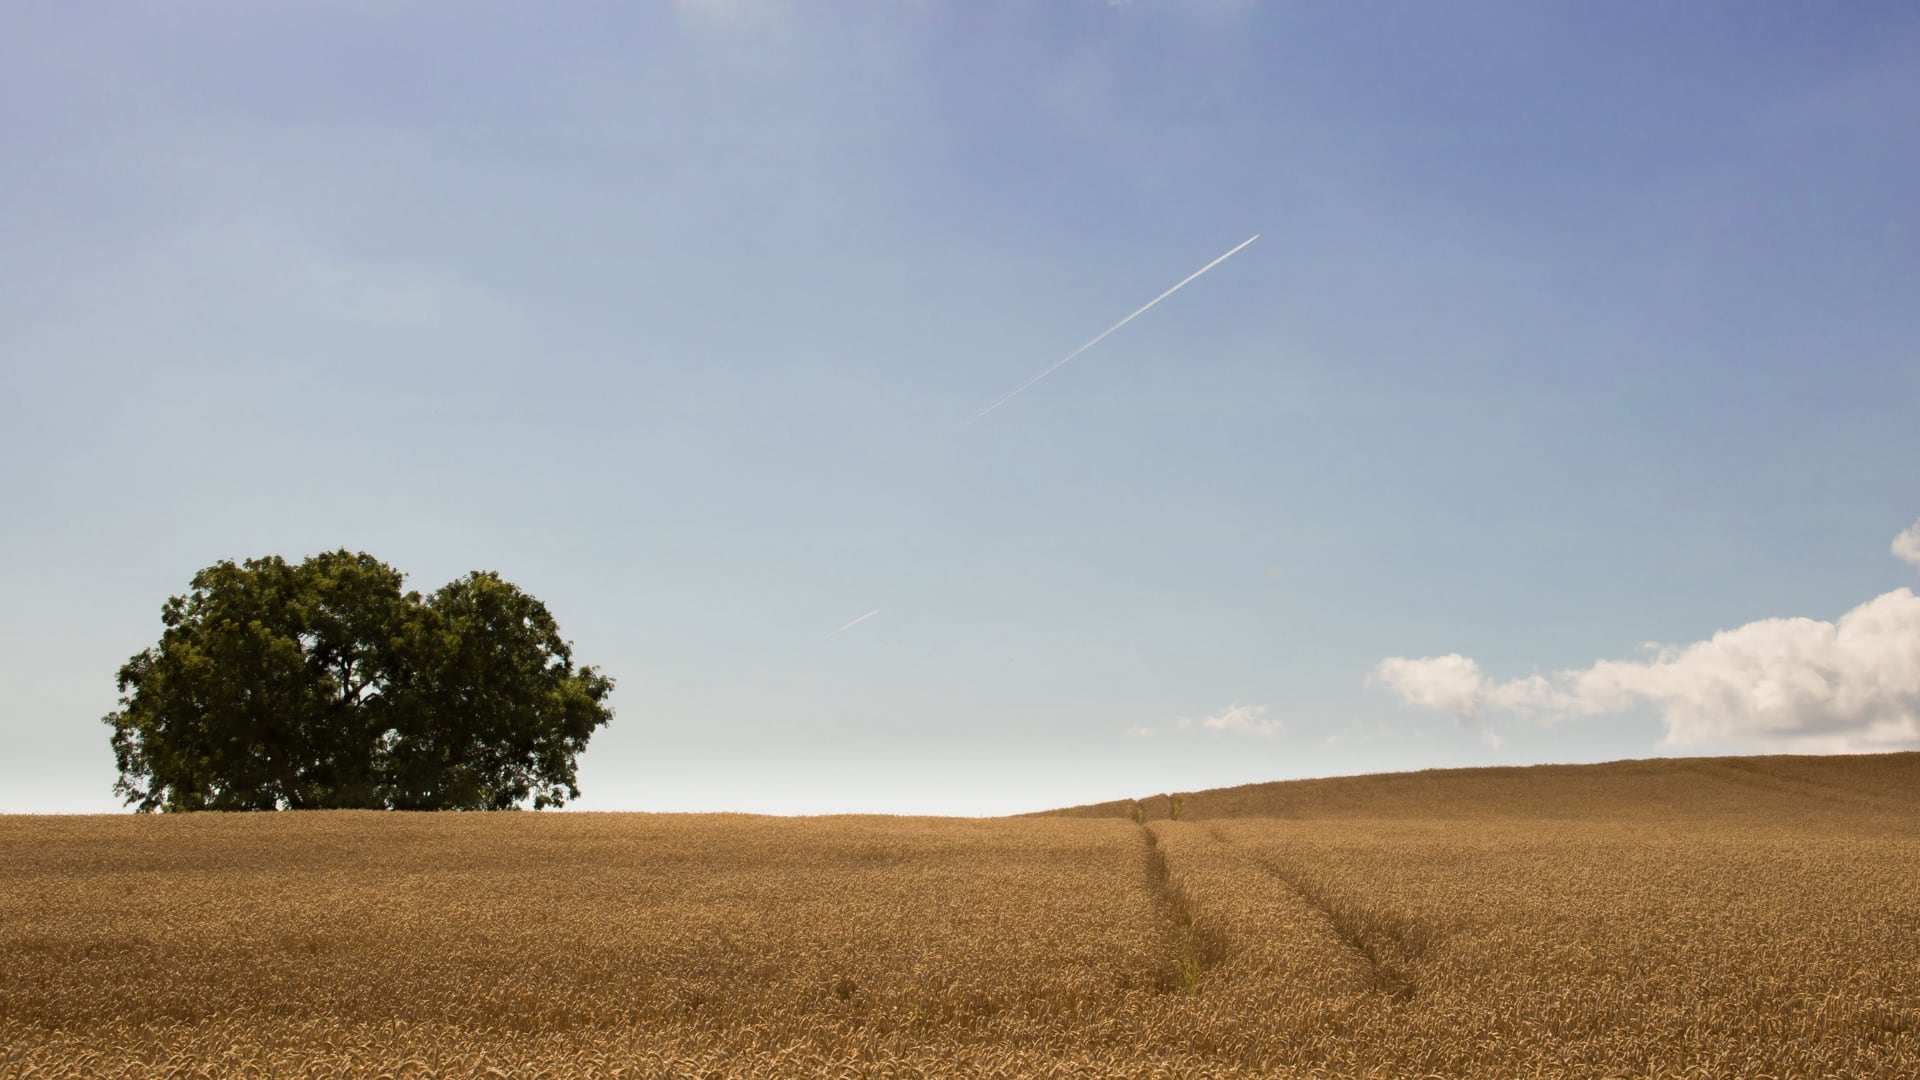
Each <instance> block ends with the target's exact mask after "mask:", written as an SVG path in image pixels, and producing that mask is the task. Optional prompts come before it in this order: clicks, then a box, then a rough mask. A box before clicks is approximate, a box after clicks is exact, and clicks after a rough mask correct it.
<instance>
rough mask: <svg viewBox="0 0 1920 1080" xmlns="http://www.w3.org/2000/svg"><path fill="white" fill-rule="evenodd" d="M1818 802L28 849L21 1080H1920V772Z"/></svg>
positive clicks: (296, 820) (60, 824)
mask: <svg viewBox="0 0 1920 1080" xmlns="http://www.w3.org/2000/svg"><path fill="white" fill-rule="evenodd" d="M1903 759H1905V760H1903ZM1861 760H1866V759H1861ZM1805 761H1806V759H1754V760H1753V761H1747V762H1740V763H1737V764H1728V763H1726V762H1720V763H1705V764H1701V763H1691V764H1683V763H1637V764H1636V765H1634V766H1633V767H1630V768H1629V767H1626V766H1608V767H1599V768H1598V769H1597V771H1595V770H1589V771H1587V772H1584V773H1583V772H1580V771H1578V770H1574V771H1572V772H1564V771H1563V772H1555V771H1551V770H1549V771H1543V772H1539V773H1532V772H1528V773H1517V772H1502V773H1497V774H1481V773H1472V772H1470V773H1457V774H1452V775H1450V776H1449V775H1446V774H1418V775H1417V776H1415V777H1413V778H1404V777H1403V778H1364V779H1360V780H1354V781H1349V782H1346V784H1345V786H1344V787H1343V786H1342V785H1341V784H1339V783H1337V782H1332V781H1327V782H1315V783H1313V784H1310V785H1307V786H1304V787H1302V786H1299V785H1269V786H1262V787H1259V788H1249V789H1235V790H1233V791H1227V792H1202V793H1197V794H1193V795H1186V796H1182V797H1180V798H1179V799H1178V805H1179V808H1180V818H1179V820H1173V819H1172V817H1171V814H1172V808H1173V806H1174V804H1175V800H1173V799H1167V798H1162V799H1160V800H1158V801H1148V802H1146V803H1143V804H1130V803H1118V804H1112V805H1111V806H1109V807H1107V808H1106V812H1108V813H1110V814H1111V815H1112V816H1107V817H1098V816H1091V815H1088V814H1087V813H1086V808H1083V809H1082V810H1081V811H1078V813H1079V814H1080V815H1081V816H1077V817H1076V816H1056V817H1031V818H1022V819H1001V820H991V821H970V820H955V819H912V818H883V817H829V818H810V819H782V818H762V817H747V816H739V815H645V814H616V815H592V814H543V815H534V814H505V815H409V814H377V813H313V814H283V815H236V816H224V815H190V816H179V817H84V818H29V817H12V818H0V968H3V972H4V978H0V1075H6V1076H47V1077H54V1076H101V1077H123V1076H124V1077H135V1076H141V1077H145V1076H181V1077H186V1076H261V1077H266V1076H276V1077H279V1076H286V1077H330V1076H343V1077H344V1076H392V1077H429V1076H489V1075H497V1076H509V1077H523V1076H524V1077H540V1076H547V1077H574V1076H636V1077H644V1076H793V1075H820V1076H943V1075H974V1076H1008V1077H1012V1076H1049V1075H1061V1076H1065V1075H1081V1076H1170V1077H1173V1076H1182V1077H1210V1076H1315V1077H1335V1076H1352V1077H1420V1076H1489V1077H1492V1076H1546V1077H1612V1076H1622V1077H1625V1076H1636V1077H1637V1076H1648V1077H1669V1076H1670V1077H1762V1076H1771V1077H1809V1078H1811V1077H1912V1076H1915V1075H1920V888H1916V885H1917V884H1920V811H1917V810H1916V807H1917V806H1920V787H1917V786H1916V785H1914V784H1912V783H1910V782H1909V781H1912V780H1914V779H1916V776H1915V772H1916V767H1915V766H1916V762H1917V761H1920V755H1896V756H1893V757H1891V758H1888V759H1874V760H1873V761H1871V762H1869V763H1868V764H1867V765H1863V766H1859V767H1857V768H1852V769H1849V768H1848V766H1847V763H1846V762H1840V763H1838V764H1835V763H1833V762H1824V763H1813V764H1806V763H1805ZM1902 769H1904V770H1906V771H1905V772H1904V773H1903V772H1901V771H1900V770H1902ZM1608 770H1612V771H1611V772H1609V771H1608ZM1663 778H1664V783H1663V782H1662V780H1663ZM1369 787H1371V789H1372V790H1371V794H1369V792H1368V790H1367V789H1368V788H1369ZM1655 792H1660V793H1664V794H1663V795H1662V797H1660V798H1653V797H1652V793H1655ZM1369 806H1371V807H1372V808H1373V809H1375V810H1376V813H1375V814H1374V815H1372V816H1368V815H1367V814H1366V813H1364V811H1365V810H1366V809H1367V808H1368V807H1369ZM1136 818H1137V820H1136Z"/></svg>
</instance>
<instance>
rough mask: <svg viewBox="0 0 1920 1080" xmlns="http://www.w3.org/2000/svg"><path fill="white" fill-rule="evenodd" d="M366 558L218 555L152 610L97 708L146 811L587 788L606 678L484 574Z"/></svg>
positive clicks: (527, 599) (433, 804)
mask: <svg viewBox="0 0 1920 1080" xmlns="http://www.w3.org/2000/svg"><path fill="white" fill-rule="evenodd" d="M402 581H403V578H402V575H401V574H400V572H399V571H397V570H395V569H394V568H393V567H391V566H388V565H386V564H385V563H382V562H380V561H379V560H378V559H375V558H373V557H372V556H370V555H367V554H364V553H349V552H347V551H335V552H329V553H326V554H323V555H316V556H314V557H312V558H310V559H307V560H306V561H305V562H302V563H300V564H299V565H297V566H296V565H292V564H289V563H287V562H286V561H285V560H283V559H281V558H279V557H278V556H269V557H267V558H263V559H249V560H247V561H246V562H244V563H240V564H235V563H233V562H231V561H228V562H221V563H218V564H215V565H213V566H210V567H207V568H206V569H204V570H202V571H200V572H199V573H198V574H195V575H194V577H193V581H192V587H191V590H190V591H189V592H188V593H187V595H185V596H176V597H173V598H171V599H169V600H168V601H167V602H166V604H165V606H164V607H163V608H162V609H161V616H160V617H161V621H162V623H163V624H164V625H165V628H166V629H165V631H164V632H163V633H162V634H161V637H160V642H159V644H157V645H155V646H154V647H152V648H149V649H146V650H145V651H143V652H140V653H138V654H136V655H135V656H134V657H133V658H132V659H130V660H129V661H127V663H126V665H125V666H123V667H122V668H121V669H120V676H119V685H120V693H121V697H120V708H118V709H116V710H115V711H113V712H111V713H109V714H107V716H106V717H105V720H106V723H107V724H108V725H109V726H110V727H112V728H113V736H112V741H113V752H114V758H115V760H116V762H117V764H118V765H119V769H120V778H119V780H118V781H117V782H116V783H115V784H114V791H115V792H116V793H117V794H119V795H121V796H122V797H124V798H125V799H126V801H127V802H128V803H129V804H131V805H133V806H135V807H136V808H137V809H139V810H142V811H150V810H272V809H283V808H293V809H299V808H320V807H330V808H352V807H361V808H375V807H385V808H389V809H406V810H443V809H462V810H504V809H510V808H512V807H515V806H519V805H521V804H523V803H525V802H526V801H527V800H528V799H531V800H532V802H533V805H534V806H535V807H536V808H540V807H546V806H559V805H562V804H564V803H565V802H566V800H567V799H570V798H578V797H579V796H580V790H579V787H578V786H577V784H576V773H575V760H576V758H577V757H578V755H579V753H580V751H582V750H583V749H585V748H586V745H587V740H588V739H589V738H590V737H591V736H592V735H593V732H594V730H595V729H596V728H599V727H601V726H602V725H604V724H606V723H607V721H608V720H609V719H610V718H611V717H612V711H611V710H610V709H609V708H608V707H607V706H606V705H605V701H606V698H607V695H608V694H609V693H610V692H611V691H612V689H613V681H612V679H610V678H608V677H607V676H605V675H602V674H601V673H599V672H598V671H596V670H594V669H593V668H591V667H588V666H585V665H582V666H579V667H575V666H574V663H573V656H572V649H571V647H570V646H569V645H568V644H567V642H566V641H565V640H563V639H562V638H561V637H560V631H559V627H558V626H557V625H556V624H555V623H554V620H553V616H552V615H551V614H550V613H549V612H548V611H547V608H546V605H544V604H542V603H541V602H540V601H539V600H536V599H534V598H533V597H531V596H529V595H527V594H526V593H524V592H522V591H521V590H520V589H518V588H517V587H515V586H514V585H512V584H510V583H508V582H506V581H503V580H501V578H500V577H499V575H497V574H494V573H491V572H482V571H476V572H473V573H470V574H468V575H466V576H465V577H463V578H460V579H459V580H457V581H454V582H452V583H451V584H449V585H447V586H445V587H444V588H441V589H440V590H438V591H437V592H435V593H433V594H432V595H431V596H427V597H422V596H421V595H420V594H419V593H418V592H402V591H401V585H402Z"/></svg>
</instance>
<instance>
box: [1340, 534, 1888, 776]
mask: <svg viewBox="0 0 1920 1080" xmlns="http://www.w3.org/2000/svg"><path fill="white" fill-rule="evenodd" d="M1893 551H1894V554H1895V555H1898V556H1900V557H1901V558H1903V559H1908V560H1909V561H1911V562H1914V563H1916V565H1920V524H1916V526H1915V528H1914V529H1909V530H1908V531H1906V532H1903V533H1901V534H1900V536H1899V537H1896V538H1895V540H1894V543H1893ZM1648 651H1649V655H1648V656H1647V658H1645V659H1642V660H1601V661H1598V662H1596V663H1594V664H1593V665H1592V666H1591V667H1586V668H1574V669H1569V670H1566V671H1559V672H1555V673H1554V674H1552V675H1551V676H1542V675H1533V676H1529V677H1527V678H1524V679H1514V680H1511V681H1508V682H1495V681H1493V680H1491V679H1489V678H1488V677H1487V676H1486V675H1485V674H1484V673H1483V672H1482V671H1481V670H1480V665H1479V664H1477V663H1475V662H1474V661H1473V660H1471V659H1469V658H1467V657H1464V656H1460V655H1458V654H1453V655H1448V656H1433V657H1423V658H1419V659H1409V658H1406V657H1391V658H1389V659H1386V660H1383V661H1381V662H1380V664H1379V665H1378V666H1376V667H1375V668H1374V671H1373V674H1372V676H1371V678H1370V679H1369V681H1370V682H1378V683H1381V684H1383V685H1385V686H1387V687H1389V688H1391V689H1392V690H1393V691H1394V692H1396V693H1398V694H1399V695H1400V697H1401V698H1402V700H1404V701H1406V702H1407V703H1408V704H1411V705H1421V706H1425V707H1428V708H1433V709H1441V710H1444V711H1446V712H1451V713H1453V714H1454V715H1456V716H1459V717H1461V718H1462V719H1464V720H1474V719H1476V718H1478V717H1479V716H1480V715H1481V712H1482V710H1485V709H1489V708H1492V709H1503V710H1506V711H1509V712H1513V713H1518V714H1521V715H1533V716H1542V717H1548V718H1555V717H1574V716H1600V715H1606V714H1612V713H1620V712H1625V711H1627V710H1628V709H1631V708H1634V707H1635V706H1638V705H1642V704H1645V705H1652V706H1653V707H1655V708H1657V709H1659V710H1660V712H1661V715H1662V717H1663V719H1664V720H1665V723H1666V728H1667V734H1666V739H1665V743H1666V744H1667V745H1670V746H1697V745H1703V744H1736V745H1739V744H1744V745H1752V746H1758V747H1763V748H1768V749H1779V750H1799V751H1807V752H1814V753H1845V752H1849V751H1867V750H1887V749H1894V748H1898V747H1915V746H1920V597H1917V596H1915V595H1914V593H1913V590H1911V589H1895V590H1894V591H1892V592H1890V593H1885V594H1883V595H1881V596H1877V597H1875V598H1874V599H1872V600H1869V601H1867V602H1866V603H1864V604H1861V605H1860V606H1858V607H1856V608H1854V609H1853V610H1851V611H1849V612H1847V613H1846V614H1844V615H1842V616H1840V618H1839V619H1837V620H1835V621H1833V622H1823V621H1821V620H1818V619H1806V618H1788V619H1761V620H1759V621H1757V622H1750V623H1747V624H1746V625H1744V626H1739V627H1735V628H1734V629H1732V630H1722V631H1720V632H1719V633H1717V634H1715V635H1713V636H1712V637H1711V638H1708V639H1707V640H1705V641H1697V642H1694V643H1692V644H1690V645H1669V646H1651V647H1648Z"/></svg>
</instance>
